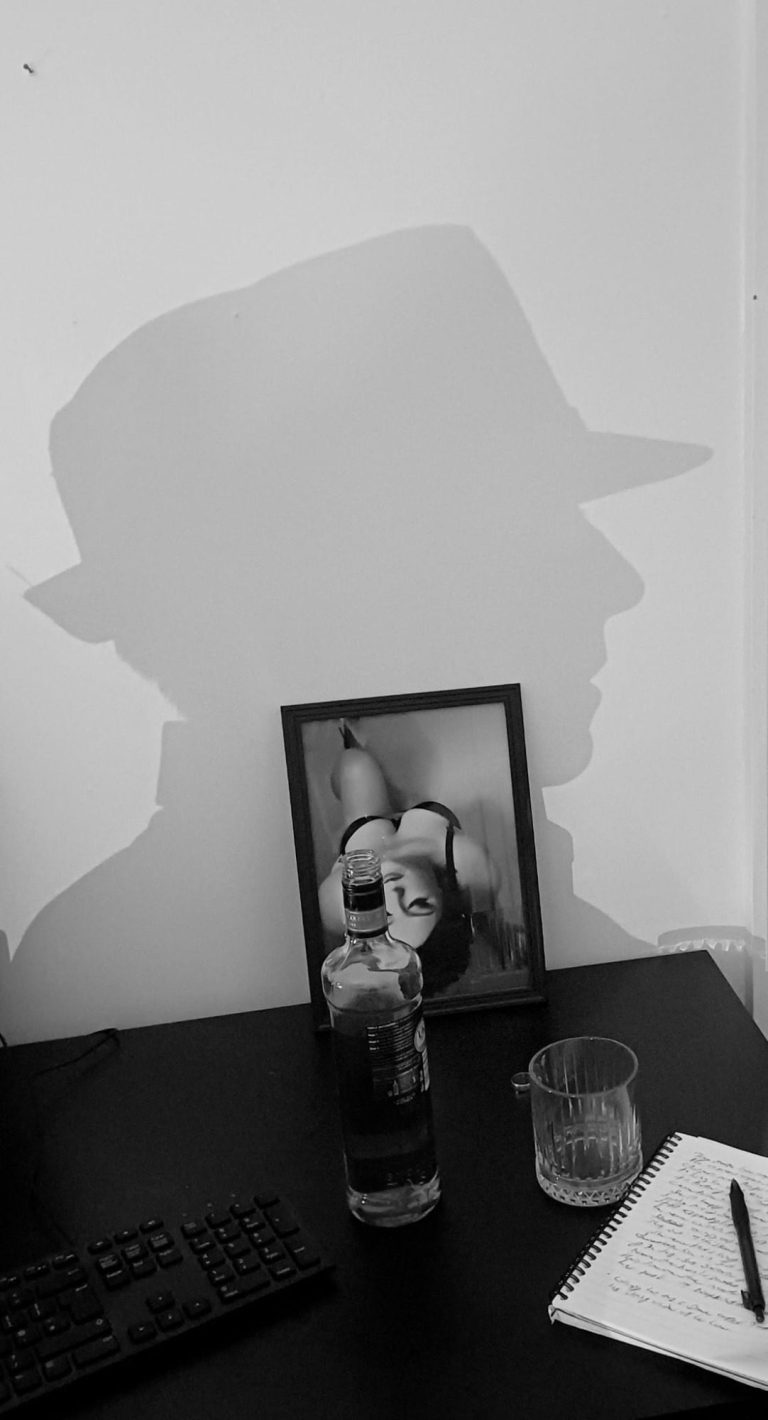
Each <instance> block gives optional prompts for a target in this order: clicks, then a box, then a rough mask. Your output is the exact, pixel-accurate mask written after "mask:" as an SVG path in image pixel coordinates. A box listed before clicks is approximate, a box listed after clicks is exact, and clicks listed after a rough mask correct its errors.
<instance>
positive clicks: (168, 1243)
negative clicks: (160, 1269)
mask: <svg viewBox="0 0 768 1420" xmlns="http://www.w3.org/2000/svg"><path fill="white" fill-rule="evenodd" d="M147 1242H148V1243H149V1246H150V1247H151V1249H152V1251H153V1252H164V1251H165V1250H166V1248H170V1247H173V1238H172V1237H171V1235H170V1233H152V1234H151V1236H150V1237H148V1238H147Z"/></svg>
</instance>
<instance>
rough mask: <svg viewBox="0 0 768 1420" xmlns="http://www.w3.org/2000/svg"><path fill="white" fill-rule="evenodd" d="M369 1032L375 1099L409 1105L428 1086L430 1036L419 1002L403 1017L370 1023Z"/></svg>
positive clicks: (369, 1055) (367, 1031)
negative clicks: (426, 1029) (427, 1035)
mask: <svg viewBox="0 0 768 1420" xmlns="http://www.w3.org/2000/svg"><path fill="white" fill-rule="evenodd" d="M366 1035H367V1038H368V1058H369V1061H370V1066H371V1083H372V1091H373V1098H374V1100H392V1101H393V1103H395V1104H397V1105H406V1104H410V1102H411V1100H412V1099H414V1098H415V1097H416V1095H418V1094H422V1093H423V1092H424V1091H425V1090H428V1089H429V1066H428V1064H427V1037H426V1031H425V1030H424V1021H423V1019H422V1013H421V1007H420V1006H418V1007H417V1008H416V1010H415V1011H412V1012H411V1013H410V1015H408V1016H405V1017H403V1019H401V1020H397V1021H387V1022H386V1023H385V1024H384V1025H375V1026H370V1025H369V1026H368V1027H367V1029H366Z"/></svg>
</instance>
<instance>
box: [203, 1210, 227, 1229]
mask: <svg viewBox="0 0 768 1420" xmlns="http://www.w3.org/2000/svg"><path fill="white" fill-rule="evenodd" d="M205 1221H206V1223H208V1225H209V1227H211V1228H226V1226H227V1223H228V1222H229V1213H228V1212H227V1211H226V1210H225V1209H224V1208H218V1209H216V1208H212V1209H211V1211H210V1213H206V1215H205Z"/></svg>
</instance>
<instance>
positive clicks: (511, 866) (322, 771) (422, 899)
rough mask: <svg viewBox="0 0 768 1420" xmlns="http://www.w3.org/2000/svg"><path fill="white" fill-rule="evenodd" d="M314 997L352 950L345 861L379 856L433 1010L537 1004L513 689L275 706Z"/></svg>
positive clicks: (521, 754) (319, 1011)
mask: <svg viewBox="0 0 768 1420" xmlns="http://www.w3.org/2000/svg"><path fill="white" fill-rule="evenodd" d="M281 715H282V723H283V737H284V740H285V754H286V764H287V770H288V786H289V792H290V802H291V813H292V818H293V831H294V841H295V848H296V863H297V868H298V879H299V891H300V895H301V908H302V917H303V923H304V939H305V946H306V953H307V967H308V971H309V984H310V991H311V998H312V1006H313V1011H314V1019H315V1025H316V1027H317V1028H318V1029H322V1028H324V1027H327V1025H328V1010H327V1006H326V1003H325V999H324V997H323V993H322V988H321V983H320V968H321V965H322V963H323V960H324V958H325V957H326V956H327V954H328V952H329V951H330V950H331V949H332V948H333V947H334V946H337V945H339V944H340V943H341V942H342V941H343V939H344V911H343V903H342V890H341V858H340V855H341V854H342V853H343V852H344V851H346V850H348V849H350V848H355V847H373V848H376V849H377V851H378V852H379V853H380V854H381V859H382V866H383V869H384V881H385V893H386V897H387V911H388V915H389V929H390V932H391V933H392V935H393V936H395V937H399V938H401V939H403V940H405V941H408V942H410V944H411V946H413V947H415V948H416V950H417V951H418V953H419V957H420V959H421V966H422V971H423V974H424V1008H425V1012H427V1013H430V1014H435V1013H437V1012H441V1013H442V1012H447V1011H458V1010H469V1009H475V1008H477V1007H486V1006H496V1005H501V1004H504V1005H509V1004H510V1003H515V1002H529V1001H542V1000H543V999H544V944H543V938H542V931H541V913H540V907H539V889H538V877H537V872H536V853H535V847H534V839H533V821H532V816H531V803H530V791H529V786H528V765H527V759H526V753H525V736H524V731H523V712H522V702H521V696H520V686H519V685H501V686H488V687H480V688H477V689H465V690H446V691H440V692H435V693H424V694H418V695H392V696H385V697H381V698H370V697H369V698H366V699H362V700H337V701H326V702H320V703H317V704H309V705H284V706H282V707H281Z"/></svg>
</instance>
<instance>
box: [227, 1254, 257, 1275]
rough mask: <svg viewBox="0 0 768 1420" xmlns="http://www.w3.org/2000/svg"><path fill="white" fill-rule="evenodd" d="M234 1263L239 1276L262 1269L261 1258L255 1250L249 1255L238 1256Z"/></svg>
mask: <svg viewBox="0 0 768 1420" xmlns="http://www.w3.org/2000/svg"><path fill="white" fill-rule="evenodd" d="M233 1265H234V1269H235V1271H236V1272H237V1273H238V1274H239V1276H241V1277H243V1276H245V1275H246V1274H247V1273H248V1272H258V1271H259V1270H260V1269H261V1259H260V1258H259V1257H258V1255H257V1254H256V1253H255V1252H251V1253H249V1254H248V1256H247V1257H236V1258H235V1261H234V1264H233Z"/></svg>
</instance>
